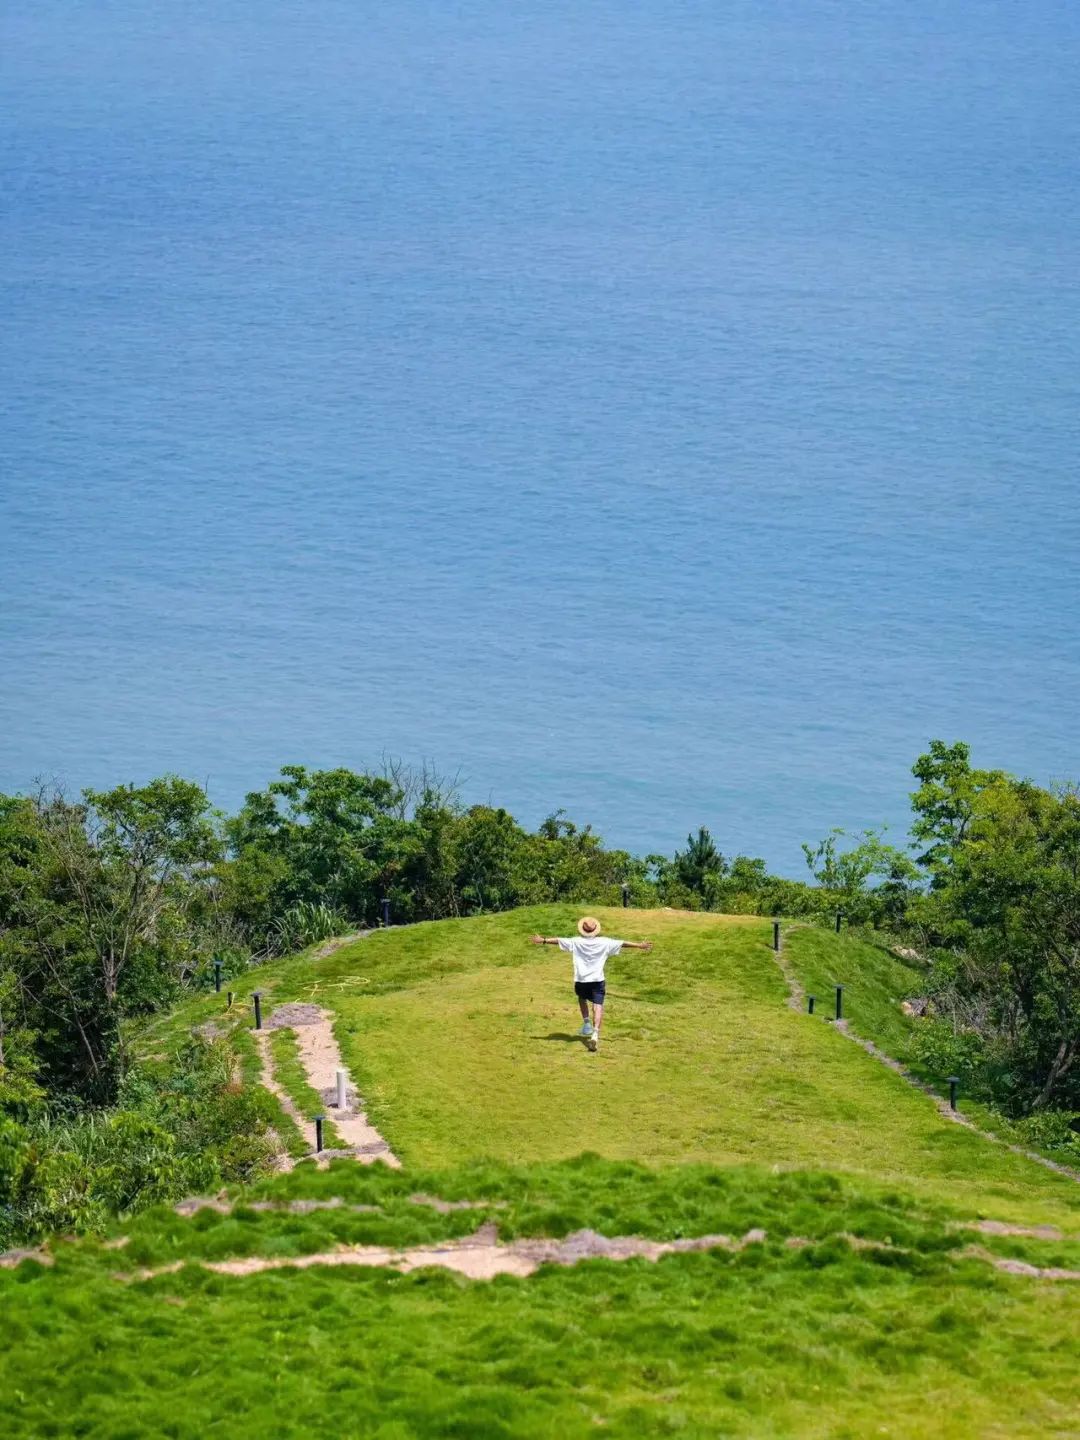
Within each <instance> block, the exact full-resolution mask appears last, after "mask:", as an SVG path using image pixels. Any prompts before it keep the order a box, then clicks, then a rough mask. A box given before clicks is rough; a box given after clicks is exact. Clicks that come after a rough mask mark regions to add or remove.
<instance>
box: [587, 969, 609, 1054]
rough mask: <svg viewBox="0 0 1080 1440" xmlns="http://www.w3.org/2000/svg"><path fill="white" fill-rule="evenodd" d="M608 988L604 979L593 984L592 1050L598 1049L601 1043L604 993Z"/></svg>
mask: <svg viewBox="0 0 1080 1440" xmlns="http://www.w3.org/2000/svg"><path fill="white" fill-rule="evenodd" d="M606 989H607V987H606V986H605V985H604V982H603V981H602V980H601V981H599V983H595V984H594V985H593V992H592V1002H593V1007H592V1012H593V1022H592V1023H593V1028H592V1034H591V1035H590V1037H589V1049H590V1050H596V1049H598V1047H599V1045H600V1026H601V1025H602V1024H603V1023H604V994H605V991H606Z"/></svg>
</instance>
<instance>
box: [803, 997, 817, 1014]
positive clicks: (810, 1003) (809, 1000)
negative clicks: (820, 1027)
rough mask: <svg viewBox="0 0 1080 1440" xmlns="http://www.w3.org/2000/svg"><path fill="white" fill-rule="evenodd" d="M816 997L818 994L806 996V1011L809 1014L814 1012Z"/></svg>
mask: <svg viewBox="0 0 1080 1440" xmlns="http://www.w3.org/2000/svg"><path fill="white" fill-rule="evenodd" d="M816 999H817V996H816V995H807V997H806V1013H807V1014H808V1015H812V1014H813V1013H814V1001H815V1000H816Z"/></svg>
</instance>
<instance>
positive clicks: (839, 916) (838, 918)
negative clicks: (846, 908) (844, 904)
mask: <svg viewBox="0 0 1080 1440" xmlns="http://www.w3.org/2000/svg"><path fill="white" fill-rule="evenodd" d="M843 919H844V912H843V910H837V912H836V933H837V935H839V934H840V926H841V923H842V922H843Z"/></svg>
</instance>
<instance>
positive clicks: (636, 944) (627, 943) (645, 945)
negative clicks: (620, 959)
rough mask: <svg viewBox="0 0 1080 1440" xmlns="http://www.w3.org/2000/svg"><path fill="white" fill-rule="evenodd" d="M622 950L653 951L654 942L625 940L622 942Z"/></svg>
mask: <svg viewBox="0 0 1080 1440" xmlns="http://www.w3.org/2000/svg"><path fill="white" fill-rule="evenodd" d="M622 948H623V949H624V950H651V949H652V941H651V940H624V941H623V942H622Z"/></svg>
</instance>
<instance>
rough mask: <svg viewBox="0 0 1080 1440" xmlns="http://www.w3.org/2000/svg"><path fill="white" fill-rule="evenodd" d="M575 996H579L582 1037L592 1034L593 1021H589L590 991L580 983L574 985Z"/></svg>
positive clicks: (576, 982)
mask: <svg viewBox="0 0 1080 1440" xmlns="http://www.w3.org/2000/svg"><path fill="white" fill-rule="evenodd" d="M574 994H575V995H576V996H577V1003H578V1009H579V1010H580V1011H581V1029H580V1031H579V1032H578V1033H579V1034H580V1035H591V1034H592V1021H591V1020H590V1019H589V991H588V987H587V986H585V985H582V984H581V983H580V982H578V981H575V983H574Z"/></svg>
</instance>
